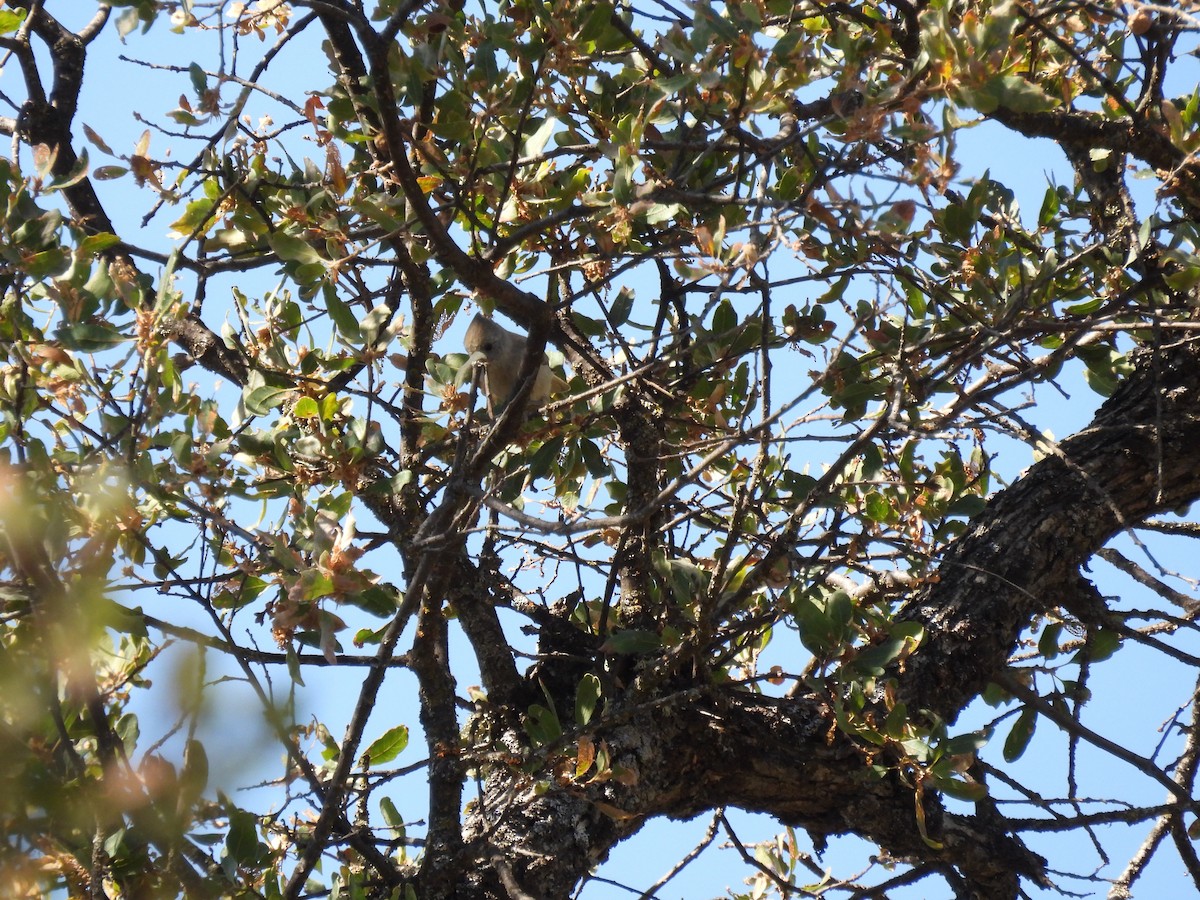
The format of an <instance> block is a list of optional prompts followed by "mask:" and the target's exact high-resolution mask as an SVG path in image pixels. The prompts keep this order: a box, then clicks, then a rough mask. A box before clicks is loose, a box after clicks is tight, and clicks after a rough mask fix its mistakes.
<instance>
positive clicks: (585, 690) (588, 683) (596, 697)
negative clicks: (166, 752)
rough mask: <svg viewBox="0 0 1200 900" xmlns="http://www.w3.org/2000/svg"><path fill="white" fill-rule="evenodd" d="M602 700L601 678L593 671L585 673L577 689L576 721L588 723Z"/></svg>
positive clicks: (580, 723) (583, 723)
mask: <svg viewBox="0 0 1200 900" xmlns="http://www.w3.org/2000/svg"><path fill="white" fill-rule="evenodd" d="M599 702H600V679H599V678H597V677H596V676H595V675H593V674H592V673H591V672H589V673H588V674H586V675H584V676H583V678H582V679H581V680H580V682H579V687H577V688H576V689H575V721H576V723H578V724H579V725H586V724H588V722H590V721H591V720H592V714H593V713H595V711H596V706H597V704H599Z"/></svg>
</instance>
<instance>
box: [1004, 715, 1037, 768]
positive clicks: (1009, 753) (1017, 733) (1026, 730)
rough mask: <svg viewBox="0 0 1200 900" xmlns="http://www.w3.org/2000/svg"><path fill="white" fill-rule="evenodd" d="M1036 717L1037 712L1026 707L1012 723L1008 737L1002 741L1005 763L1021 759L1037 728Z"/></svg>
mask: <svg viewBox="0 0 1200 900" xmlns="http://www.w3.org/2000/svg"><path fill="white" fill-rule="evenodd" d="M1037 716H1038V714H1037V710H1035V709H1033V707H1030V706H1026V707H1025V708H1024V709H1022V710H1021V714H1020V715H1019V716H1017V721H1015V722H1014V723H1013V727H1012V729H1011V730H1010V731H1009V732H1008V737H1007V738H1005V739H1004V759H1005V760H1006V761H1008V762H1016V761H1017V760H1018V759H1020V758H1021V755H1022V754H1023V753H1024V752H1025V749H1026V748H1027V747H1028V746H1029V741H1030V739H1032V738H1033V732H1034V730H1035V729H1036V728H1037Z"/></svg>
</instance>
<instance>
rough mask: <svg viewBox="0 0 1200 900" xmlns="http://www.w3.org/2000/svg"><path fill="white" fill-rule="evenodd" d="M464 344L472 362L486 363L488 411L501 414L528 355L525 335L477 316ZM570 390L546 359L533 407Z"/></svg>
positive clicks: (535, 390) (530, 404)
mask: <svg viewBox="0 0 1200 900" xmlns="http://www.w3.org/2000/svg"><path fill="white" fill-rule="evenodd" d="M463 346H464V347H466V348H467V352H468V353H470V354H471V359H470V361H471V362H472V363H478V362H483V363H484V365H485V367H486V368H485V370H484V371H485V375H486V378H487V380H486V382H485V387H486V389H487V397H488V410H489V411H491V413H492V415H497V414H498V413H499V412H500V410H501V409H503V408H504V404H505V403H507V402H508V400H509V398H510V397H512V395H513V391H514V390H515V389H516V386H517V384H516V382H517V375H518V374H519V373H520V371H521V360H522V359H524V358H525V336H524V335H521V334H517V333H516V332H513V331H509V330H508V329H507V328H501V327H500V326H499V325H497V324H496V323H495V322H493V321H492V320H491V319H485V318H484V317H483V316H481V315H476V316H475V318H474V319H472V320H471V325H470V327H469V328H468V329H467V334H466V337H464V338H463ZM566 389H567V383H566V382H565V381H563V380H562V379H561V378H559V377H558V376H557V375H555V374H554V373H553V372H552V371H550V365H549V363H546V362H543V363H542V367H541V368H540V369H538V373H537V381H535V382H534V384H533V391H532V392H531V393H530V395H529V408H530V409H537V408H538V407H539V406H542V405H543V404H544V403H545V402H546V401H547V400H549V399H550V395H551V394H559V393H562V392H563V391H565V390H566Z"/></svg>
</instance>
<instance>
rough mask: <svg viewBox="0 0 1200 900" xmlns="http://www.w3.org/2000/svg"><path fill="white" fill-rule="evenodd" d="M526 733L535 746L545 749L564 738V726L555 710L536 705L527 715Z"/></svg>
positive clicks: (531, 707)
mask: <svg viewBox="0 0 1200 900" xmlns="http://www.w3.org/2000/svg"><path fill="white" fill-rule="evenodd" d="M525 731H526V733H527V734H528V735H529V737H530V739H531V740H532V741H533V742H534V744H535V745H537V746H539V747H544V746H545V745H546V744H552V743H554V742H555V741H557V740H558V739H559V738H560V737H562V724H561V723H560V722H559V721H558V714H557V713H555V712H554V710H552V709H547V708H546V707H544V706H542V705H541V704H540V703H534V704H533V705H532V706H530V707H529V712H528V713H526V715H525Z"/></svg>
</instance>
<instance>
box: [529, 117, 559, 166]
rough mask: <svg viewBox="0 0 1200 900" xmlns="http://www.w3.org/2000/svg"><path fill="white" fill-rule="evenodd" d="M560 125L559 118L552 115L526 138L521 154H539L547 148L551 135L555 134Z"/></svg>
mask: <svg viewBox="0 0 1200 900" xmlns="http://www.w3.org/2000/svg"><path fill="white" fill-rule="evenodd" d="M557 127H558V119H556V118H554V116H550V117H548V118H547V119H546V121H545V122H543V123H542V124H541V125H540V126H539V127H538V129H537V131H535V132H534V133H533V134H531V135H529V137H527V138H526V139H525V146H524V147H523V148H522V149H521V156H523V157H525V156H538V155H540V154H541V152H542V151H543V150H544V149H545V148H546V144H547V143H548V142H549V140H550V137H551V136H552V135H553V134H554V129H556V128H557Z"/></svg>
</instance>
